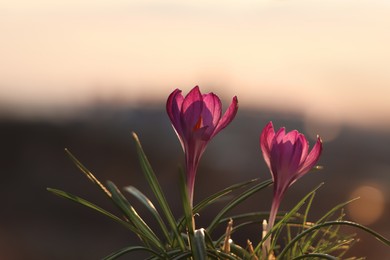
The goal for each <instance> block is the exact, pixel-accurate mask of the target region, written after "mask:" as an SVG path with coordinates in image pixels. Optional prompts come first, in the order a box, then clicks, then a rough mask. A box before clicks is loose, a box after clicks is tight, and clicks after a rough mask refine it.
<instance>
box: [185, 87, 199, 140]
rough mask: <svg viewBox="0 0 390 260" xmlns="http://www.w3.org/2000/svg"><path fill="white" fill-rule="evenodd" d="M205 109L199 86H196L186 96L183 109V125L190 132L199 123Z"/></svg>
mask: <svg viewBox="0 0 390 260" xmlns="http://www.w3.org/2000/svg"><path fill="white" fill-rule="evenodd" d="M202 109H203V98H202V94H201V93H200V91H199V87H198V86H195V87H194V88H193V89H192V90H191V91H190V92H189V93H188V94H187V96H186V97H185V98H184V101H183V106H182V110H181V114H182V117H181V119H182V126H183V128H184V126H185V129H186V130H185V131H184V132H186V133H187V134H188V131H191V130H192V129H193V128H194V127H195V126H196V125H197V123H198V121H199V118H200V115H201V113H202Z"/></svg>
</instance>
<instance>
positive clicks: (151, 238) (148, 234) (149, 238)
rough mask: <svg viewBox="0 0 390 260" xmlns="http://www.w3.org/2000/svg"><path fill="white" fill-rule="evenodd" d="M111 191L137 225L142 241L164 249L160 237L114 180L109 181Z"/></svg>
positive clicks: (118, 204)
mask: <svg viewBox="0 0 390 260" xmlns="http://www.w3.org/2000/svg"><path fill="white" fill-rule="evenodd" d="M107 186H108V189H109V191H110V192H111V194H112V199H113V201H114V202H115V204H116V205H117V206H118V207H119V208H120V209H121V210H122V212H123V214H125V216H126V217H127V218H128V219H129V220H130V222H131V223H133V225H134V226H135V227H136V229H137V234H138V235H139V236H140V237H141V239H142V241H144V242H146V243H147V242H150V243H152V244H153V245H154V246H156V247H157V248H159V249H161V250H162V251H164V244H163V243H162V242H161V241H160V240H159V239H158V237H157V236H156V234H155V233H154V232H153V231H152V229H151V228H150V227H149V226H148V225H147V224H146V223H145V221H144V220H143V219H142V218H141V216H139V215H138V213H137V211H136V210H135V209H134V208H133V207H132V206H131V205H130V203H129V201H128V200H127V199H126V198H125V197H124V196H123V194H122V193H121V192H120V191H119V189H118V188H117V187H116V186H115V184H114V183H112V182H110V181H109V182H107Z"/></svg>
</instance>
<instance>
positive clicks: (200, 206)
mask: <svg viewBox="0 0 390 260" xmlns="http://www.w3.org/2000/svg"><path fill="white" fill-rule="evenodd" d="M258 180H259V179H253V180H250V181H245V182H242V183H238V184H235V185H232V186H229V187H227V188H225V189H223V190H221V191H219V192H217V193H214V194H213V195H211V196H209V197H207V198H206V199H204V200H202V201H201V202H199V203H198V204H197V205H195V206H194V210H193V211H194V212H197V213H199V212H200V211H201V210H203V209H204V208H206V207H207V206H210V205H211V204H212V203H214V202H216V201H218V199H220V198H221V197H223V196H225V195H227V194H229V193H231V192H233V191H234V190H237V189H241V188H243V187H245V186H248V185H249V184H252V183H254V182H256V181H258Z"/></svg>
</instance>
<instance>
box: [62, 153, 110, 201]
mask: <svg viewBox="0 0 390 260" xmlns="http://www.w3.org/2000/svg"><path fill="white" fill-rule="evenodd" d="M65 152H66V153H67V154H68V156H69V158H70V159H71V160H72V161H73V163H74V164H75V165H76V166H77V168H79V169H80V170H81V171H82V172H83V173H84V174H85V176H87V178H88V179H89V180H90V181H92V182H93V183H94V184H96V185H97V186H98V187H99V188H100V189H101V190H102V191H103V192H104V193H105V194H106V195H107V196H108V197H110V198H111V193H110V192H109V191H108V190H107V188H106V187H105V186H104V185H103V184H102V183H101V182H100V181H99V180H98V179H97V178H96V177H95V176H94V175H93V174H92V172H90V171H89V170H88V169H87V168H86V167H85V166H84V165H83V164H82V163H81V162H80V161H79V160H77V158H76V157H75V156H74V155H73V154H72V153H71V152H70V151H69V150H68V149H65Z"/></svg>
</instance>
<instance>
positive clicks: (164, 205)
mask: <svg viewBox="0 0 390 260" xmlns="http://www.w3.org/2000/svg"><path fill="white" fill-rule="evenodd" d="M133 138H134V140H135V143H136V148H137V153H138V157H139V160H140V163H141V168H142V171H143V173H144V175H145V177H146V180H147V181H148V183H149V186H150V188H151V189H152V191H153V193H154V195H155V197H156V199H157V201H158V203H159V205H160V207H161V209H162V212H163V213H164V215H165V217H166V219H167V222H168V224H169V225H170V227H171V229H172V231H173V233H174V235H175V238H176V241H177V242H178V243H179V247H180V248H181V249H182V250H183V251H184V250H185V244H184V241H183V240H182V238H181V236H180V234H179V231H178V228H177V226H176V221H175V218H174V217H173V214H172V211H171V209H170V207H169V204H168V202H167V200H166V198H165V196H164V193H163V192H162V189H161V187H160V184H159V182H158V180H157V177H156V175H155V174H154V171H153V169H152V166H151V165H150V163H149V161H148V159H147V157H146V155H145V153H144V151H143V149H142V146H141V143H140V141H139V139H138V136H137V135H136V134H135V133H134V132H133Z"/></svg>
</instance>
